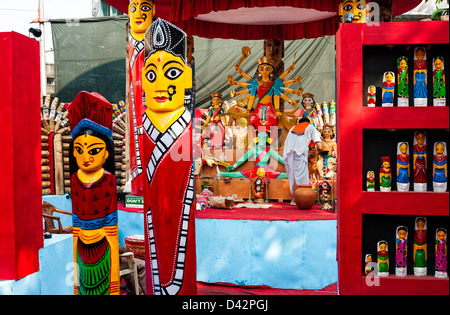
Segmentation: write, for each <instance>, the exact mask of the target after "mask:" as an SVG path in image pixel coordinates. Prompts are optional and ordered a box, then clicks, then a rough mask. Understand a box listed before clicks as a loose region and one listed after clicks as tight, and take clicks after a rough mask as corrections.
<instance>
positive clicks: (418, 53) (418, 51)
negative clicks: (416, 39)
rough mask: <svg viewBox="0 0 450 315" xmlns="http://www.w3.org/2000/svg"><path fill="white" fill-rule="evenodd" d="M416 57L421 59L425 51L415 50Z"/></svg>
mask: <svg viewBox="0 0 450 315" xmlns="http://www.w3.org/2000/svg"><path fill="white" fill-rule="evenodd" d="M416 58H417V60H418V61H422V60H423V58H425V52H424V51H423V49H418V50H417V51H416Z"/></svg>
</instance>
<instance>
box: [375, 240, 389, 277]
mask: <svg viewBox="0 0 450 315" xmlns="http://www.w3.org/2000/svg"><path fill="white" fill-rule="evenodd" d="M377 263H378V276H380V277H387V276H389V251H388V243H387V242H386V241H379V242H378V243H377Z"/></svg>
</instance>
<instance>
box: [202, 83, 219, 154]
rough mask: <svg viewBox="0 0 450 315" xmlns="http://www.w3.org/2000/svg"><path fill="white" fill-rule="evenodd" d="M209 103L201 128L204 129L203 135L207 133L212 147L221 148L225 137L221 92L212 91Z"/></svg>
mask: <svg viewBox="0 0 450 315" xmlns="http://www.w3.org/2000/svg"><path fill="white" fill-rule="evenodd" d="M211 97H212V99H211V104H212V107H211V108H210V110H209V112H208V115H207V117H206V122H205V124H204V125H203V127H202V128H204V129H205V136H206V137H208V135H209V143H210V145H211V147H212V148H214V149H221V148H222V146H223V141H224V139H225V127H224V125H225V124H224V121H222V119H223V118H224V117H223V116H221V114H223V113H224V110H223V107H222V94H220V93H218V92H214V93H213V94H211Z"/></svg>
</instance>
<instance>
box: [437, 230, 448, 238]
mask: <svg viewBox="0 0 450 315" xmlns="http://www.w3.org/2000/svg"><path fill="white" fill-rule="evenodd" d="M436 237H437V239H438V240H439V241H445V240H446V239H447V230H446V229H444V228H439V229H437V232H436Z"/></svg>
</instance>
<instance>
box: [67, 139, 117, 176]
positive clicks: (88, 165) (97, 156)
mask: <svg viewBox="0 0 450 315" xmlns="http://www.w3.org/2000/svg"><path fill="white" fill-rule="evenodd" d="M73 148H74V150H73V155H74V156H75V159H76V160H77V164H78V167H79V168H80V169H81V170H83V171H84V172H85V173H90V172H96V171H98V170H100V169H102V168H103V165H104V164H105V162H106V160H107V159H108V157H109V152H108V151H107V149H106V143H105V141H103V140H102V139H100V138H98V137H96V136H92V135H89V134H84V135H80V136H78V137H77V138H76V139H75V141H74V144H73Z"/></svg>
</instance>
